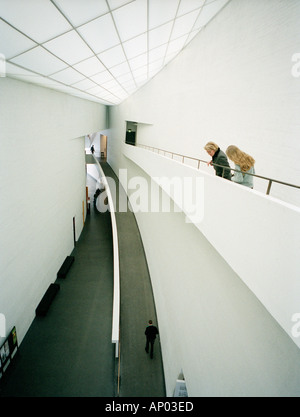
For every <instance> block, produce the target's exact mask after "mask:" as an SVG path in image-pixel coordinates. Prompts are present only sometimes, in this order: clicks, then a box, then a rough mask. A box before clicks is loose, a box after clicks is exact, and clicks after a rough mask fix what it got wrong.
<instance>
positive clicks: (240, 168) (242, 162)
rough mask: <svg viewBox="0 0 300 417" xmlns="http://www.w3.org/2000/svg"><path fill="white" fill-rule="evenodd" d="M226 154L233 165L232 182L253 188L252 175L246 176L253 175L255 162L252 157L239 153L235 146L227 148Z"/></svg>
mask: <svg viewBox="0 0 300 417" xmlns="http://www.w3.org/2000/svg"><path fill="white" fill-rule="evenodd" d="M226 154H227V156H228V158H229V159H231V161H233V162H234V163H235V169H236V171H235V172H234V175H233V177H232V181H234V182H237V183H238V184H241V185H244V186H246V187H249V188H253V175H248V174H255V169H254V164H255V160H254V159H253V158H252V156H250V155H248V154H247V153H245V152H243V151H241V150H240V149H239V148H238V147H237V146H234V145H230V146H228V148H227V149H226Z"/></svg>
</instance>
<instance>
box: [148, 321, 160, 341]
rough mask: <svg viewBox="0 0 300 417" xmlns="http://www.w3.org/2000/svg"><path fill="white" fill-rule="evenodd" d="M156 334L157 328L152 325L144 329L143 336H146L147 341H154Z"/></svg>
mask: <svg viewBox="0 0 300 417" xmlns="http://www.w3.org/2000/svg"><path fill="white" fill-rule="evenodd" d="M157 334H158V330H157V327H155V326H153V325H152V324H151V325H150V326H147V327H146V330H145V335H146V336H147V339H150V340H154V339H155V338H156V335H157Z"/></svg>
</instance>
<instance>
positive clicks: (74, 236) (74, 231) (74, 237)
mask: <svg viewBox="0 0 300 417" xmlns="http://www.w3.org/2000/svg"><path fill="white" fill-rule="evenodd" d="M73 239H74V247H75V246H76V230H75V217H73Z"/></svg>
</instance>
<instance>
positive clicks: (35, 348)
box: [0, 199, 115, 397]
mask: <svg viewBox="0 0 300 417" xmlns="http://www.w3.org/2000/svg"><path fill="white" fill-rule="evenodd" d="M91 200H92V199H91ZM67 255H69V254H66V256H67ZM72 255H74V257H75V262H74V263H73V265H72V266H71V269H70V270H69V272H68V274H67V277H66V278H65V279H58V280H56V282H57V283H59V284H60V290H59V292H58V294H57V295H56V297H55V299H54V300H53V303H52V304H51V306H50V309H49V311H48V313H47V315H46V317H36V318H35V319H34V321H33V323H32V325H31V327H30V329H29V331H28V332H27V334H26V336H25V338H24V340H23V342H22V343H21V345H20V351H19V352H20V354H19V355H18V357H17V359H16V362H15V363H14V364H13V366H12V367H11V369H10V370H9V371H8V373H7V375H5V377H4V378H3V379H2V380H1V381H0V396H14V397H28V396H29V397H41V396H43V397H45V396H46V397H49V396H50V397H67V396H68V397H74V396H75V397H90V396H93V397H94V396H96V397H103V396H105V397H112V396H114V393H115V378H114V366H115V358H114V346H113V345H112V343H111V325H112V293H113V269H112V265H113V264H112V257H113V255H112V234H111V221H110V213H103V214H100V213H98V212H97V211H95V210H94V208H93V207H91V214H90V215H88V216H87V218H86V222H85V226H84V228H83V231H82V233H81V236H80V238H79V240H78V242H77V244H76V247H75V249H74V251H73V253H72ZM54 279H55V277H54Z"/></svg>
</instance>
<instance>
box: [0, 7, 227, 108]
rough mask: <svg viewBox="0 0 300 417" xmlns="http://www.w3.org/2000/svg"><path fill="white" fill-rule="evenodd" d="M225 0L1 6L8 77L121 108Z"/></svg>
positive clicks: (0, 50)
mask: <svg viewBox="0 0 300 417" xmlns="http://www.w3.org/2000/svg"><path fill="white" fill-rule="evenodd" d="M228 1H230V0H0V54H3V55H4V58H5V61H6V76H8V77H15V78H18V79H22V80H24V81H27V82H31V83H37V84H39V85H43V86H45V87H48V88H52V89H55V90H59V91H63V92H65V93H68V94H72V95H75V96H79V97H82V98H85V99H88V100H92V101H96V102H99V103H103V104H106V105H114V104H119V103H120V102H121V101H123V100H124V99H125V98H127V97H128V96H129V95H131V94H132V93H133V92H135V91H136V90H137V89H139V88H140V87H141V86H142V85H144V84H145V83H146V82H147V81H149V80H150V79H151V78H152V77H153V76H154V75H155V74H157V73H158V72H159V71H160V70H161V69H162V68H163V67H164V66H165V65H166V64H167V63H168V62H169V61H170V60H172V59H173V58H174V57H175V56H176V55H177V54H178V53H179V52H180V51H181V50H182V49H183V48H184V47H185V46H186V45H187V44H188V43H189V42H190V41H191V40H192V39H193V37H194V36H195V35H196V34H197V33H198V32H199V31H200V30H201V29H202V28H203V27H204V26H205V25H206V24H207V23H208V22H209V21H210V20H211V19H212V18H213V17H214V16H215V15H216V14H217V13H218V12H219V11H220V10H221V9H222V8H223V7H224V5H225V4H226V3H228Z"/></svg>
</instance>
